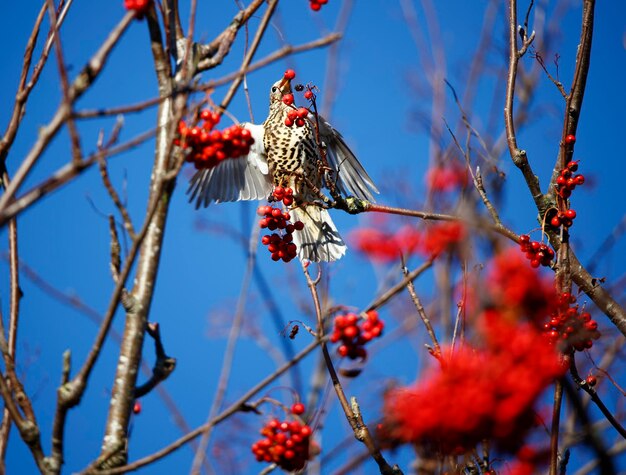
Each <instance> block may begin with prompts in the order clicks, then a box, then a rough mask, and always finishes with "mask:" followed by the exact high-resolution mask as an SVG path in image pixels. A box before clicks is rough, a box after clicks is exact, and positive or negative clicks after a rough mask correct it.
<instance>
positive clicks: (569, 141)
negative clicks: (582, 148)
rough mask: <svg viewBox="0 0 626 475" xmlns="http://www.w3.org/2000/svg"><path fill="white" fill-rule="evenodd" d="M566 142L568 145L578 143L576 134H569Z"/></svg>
mask: <svg viewBox="0 0 626 475" xmlns="http://www.w3.org/2000/svg"><path fill="white" fill-rule="evenodd" d="M565 143H566V144H567V145H573V144H574V143H576V136H575V135H572V134H570V135H567V136H566V137H565Z"/></svg>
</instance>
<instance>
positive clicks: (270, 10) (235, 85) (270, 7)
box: [219, 0, 278, 110]
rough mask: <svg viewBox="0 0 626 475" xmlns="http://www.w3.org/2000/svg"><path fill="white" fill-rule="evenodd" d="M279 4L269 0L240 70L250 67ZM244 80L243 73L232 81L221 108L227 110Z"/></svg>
mask: <svg viewBox="0 0 626 475" xmlns="http://www.w3.org/2000/svg"><path fill="white" fill-rule="evenodd" d="M277 6H278V0H269V1H268V3H267V10H266V11H265V14H264V15H263V18H262V19H261V22H260V23H259V27H258V28H257V31H256V34H255V35H254V38H253V39H252V43H251V44H250V48H249V49H248V52H247V53H246V55H245V57H244V58H243V61H242V62H241V66H240V67H239V71H240V72H241V71H245V70H246V68H248V66H249V65H250V62H251V61H252V58H253V57H254V55H255V53H256V51H257V49H258V47H259V44H261V39H262V38H263V36H264V34H265V30H266V29H267V27H268V25H269V23H270V20H271V18H272V15H273V14H274V10H276V7H277ZM242 80H243V74H242V75H240V76H237V78H236V79H235V80H234V81H233V82H232V84H231V85H230V87H229V88H228V91H227V92H226V95H225V96H224V98H223V99H222V102H221V103H220V105H219V110H225V109H226V108H227V107H228V105H229V104H230V101H231V100H232V99H233V97H234V96H235V93H236V92H237V89H239V86H240V84H241V81H242Z"/></svg>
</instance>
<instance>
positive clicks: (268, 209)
mask: <svg viewBox="0 0 626 475" xmlns="http://www.w3.org/2000/svg"><path fill="white" fill-rule="evenodd" d="M285 198H287V197H285ZM257 213H258V215H259V216H262V218H261V220H260V221H259V226H261V228H263V229H265V228H267V229H269V230H270V231H275V230H281V231H283V233H281V234H279V233H272V234H266V235H265V236H263V237H262V238H261V243H262V244H263V245H264V246H267V250H268V251H269V252H270V253H271V254H272V260H274V261H279V260H281V259H282V260H283V262H289V261H290V260H292V259H293V258H294V257H296V255H297V254H298V249H297V247H296V245H295V243H294V242H292V241H293V233H294V231H302V229H304V223H303V222H302V221H296V222H295V223H293V224H292V223H289V222H288V221H289V219H291V216H290V215H289V213H288V212H287V211H284V212H283V211H282V210H281V209H280V208H274V207H272V206H269V205H265V206H259V208H258V209H257Z"/></svg>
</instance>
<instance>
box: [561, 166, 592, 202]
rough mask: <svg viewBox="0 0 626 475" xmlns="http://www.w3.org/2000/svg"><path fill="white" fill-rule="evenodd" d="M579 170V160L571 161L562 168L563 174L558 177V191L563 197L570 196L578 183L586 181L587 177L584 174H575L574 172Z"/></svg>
mask: <svg viewBox="0 0 626 475" xmlns="http://www.w3.org/2000/svg"><path fill="white" fill-rule="evenodd" d="M577 170H578V160H576V161H571V162H569V163H568V164H567V166H566V167H565V168H563V170H561V174H560V175H559V176H558V177H557V179H556V189H557V193H558V194H559V196H560V197H561V198H563V199H567V198H569V197H570V195H571V194H572V191H573V190H574V188H576V186H577V185H582V184H583V183H585V177H584V176H583V175H574V172H576V171H577Z"/></svg>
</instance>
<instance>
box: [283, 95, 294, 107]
mask: <svg viewBox="0 0 626 475" xmlns="http://www.w3.org/2000/svg"><path fill="white" fill-rule="evenodd" d="M283 104H287V105H288V106H290V105H291V104H293V94H285V95H284V96H283Z"/></svg>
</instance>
